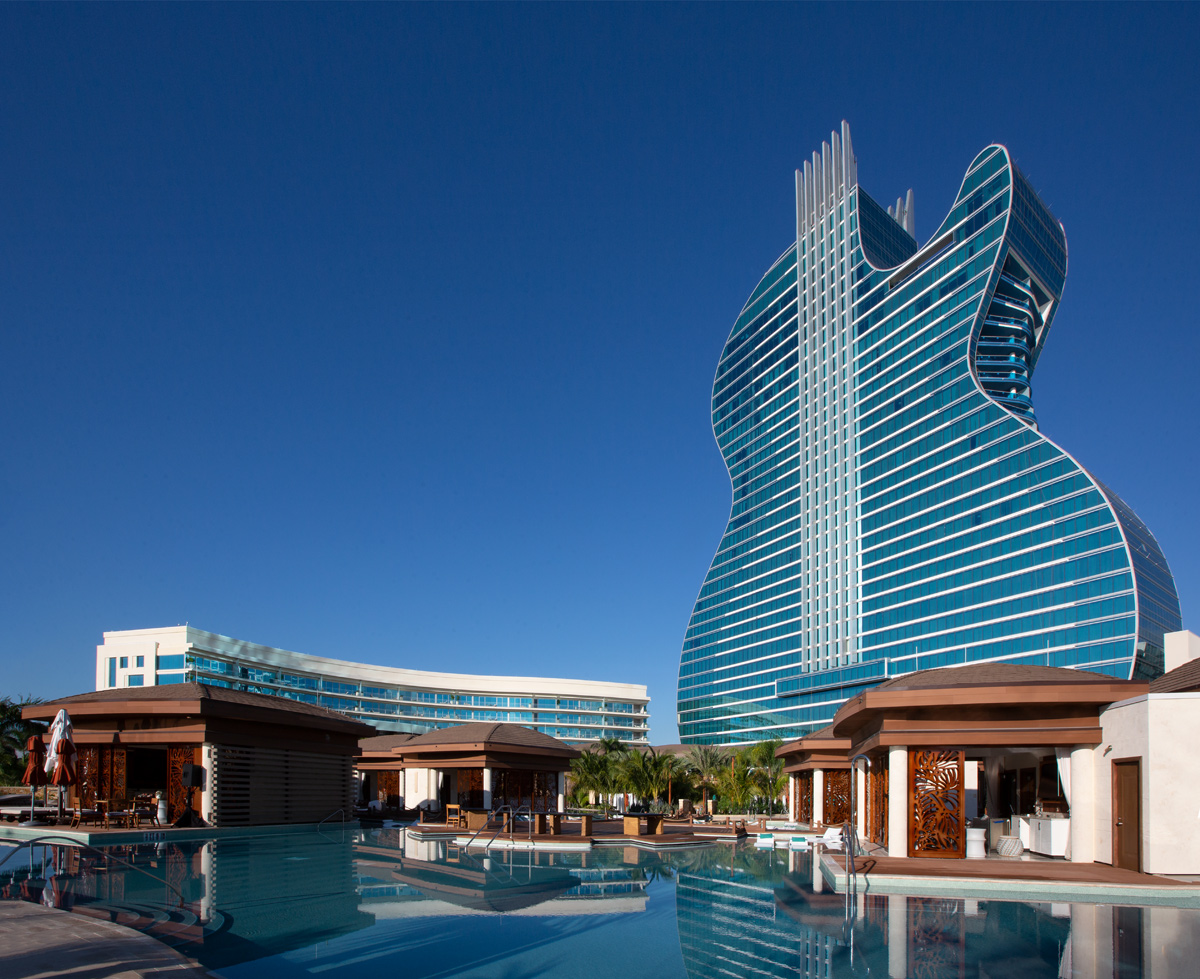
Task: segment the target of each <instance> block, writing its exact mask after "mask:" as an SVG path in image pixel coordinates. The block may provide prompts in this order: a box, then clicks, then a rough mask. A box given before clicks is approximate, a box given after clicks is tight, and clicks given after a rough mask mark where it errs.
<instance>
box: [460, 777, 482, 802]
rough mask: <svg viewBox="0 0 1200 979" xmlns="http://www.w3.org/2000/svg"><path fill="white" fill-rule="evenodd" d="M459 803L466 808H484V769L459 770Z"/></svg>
mask: <svg viewBox="0 0 1200 979" xmlns="http://www.w3.org/2000/svg"><path fill="white" fill-rule="evenodd" d="M458 804H459V805H460V806H463V807H464V808H466V809H482V808H483V769H482V768H460V769H459V770H458Z"/></svg>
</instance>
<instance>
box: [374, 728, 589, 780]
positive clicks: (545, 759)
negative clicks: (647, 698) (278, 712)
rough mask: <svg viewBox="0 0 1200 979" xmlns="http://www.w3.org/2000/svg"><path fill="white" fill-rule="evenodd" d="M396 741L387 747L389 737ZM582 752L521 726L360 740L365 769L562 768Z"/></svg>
mask: <svg viewBox="0 0 1200 979" xmlns="http://www.w3.org/2000/svg"><path fill="white" fill-rule="evenodd" d="M387 738H394V739H396V740H395V742H394V743H391V744H388V743H387V741H386V739H387ZM580 754H581V752H580V751H579V750H578V749H576V748H572V747H571V746H570V745H568V744H565V743H563V742H562V741H559V740H558V739H557V738H552V737H550V735H548V734H543V733H542V732H541V731H534V730H533V729H531V728H527V727H521V726H520V725H519V724H486V723H478V722H476V723H471V724H458V725H455V726H454V727H445V728H439V729H438V730H436V731H428V732H426V733H425V734H417V735H384V736H382V737H376V738H367V739H365V740H363V741H360V742H359V767H360V768H501V769H503V768H511V769H524V770H545V771H552V770H553V771H558V770H563V769H565V768H566V767H567V766H569V765H570V763H571V760H572V759H574V758H578V757H579V756H580Z"/></svg>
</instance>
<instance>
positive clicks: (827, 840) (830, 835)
mask: <svg viewBox="0 0 1200 979" xmlns="http://www.w3.org/2000/svg"><path fill="white" fill-rule="evenodd" d="M815 842H817V843H823V844H825V847H826V849H829V850H841V849H843V848H844V846H845V843H844V842H843V840H842V827H840V826H830V827H828V828H827V829H826V830H825V835H824V836H820V837H817V839H816V841H815Z"/></svg>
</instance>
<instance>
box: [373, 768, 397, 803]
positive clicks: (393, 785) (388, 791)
mask: <svg viewBox="0 0 1200 979" xmlns="http://www.w3.org/2000/svg"><path fill="white" fill-rule="evenodd" d="M376 775H377V777H378V783H379V788H378V790H377V793H376V794H377V795H378V800H377V801H379V802H382V803H383V804H384V805H385V806H388V807H389V808H395V807H396V806H399V805H400V773H399V772H394V771H393V772H377V773H376Z"/></svg>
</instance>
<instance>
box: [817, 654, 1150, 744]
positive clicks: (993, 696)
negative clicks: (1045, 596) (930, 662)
mask: <svg viewBox="0 0 1200 979" xmlns="http://www.w3.org/2000/svg"><path fill="white" fill-rule="evenodd" d="M1148 690H1149V684H1147V683H1144V682H1140V681H1130V680H1116V679H1113V678H1112V677H1110V676H1105V675H1103V674H1100V673H1089V672H1086V671H1083V670H1069V669H1062V668H1059V667H1052V666H1025V665H1019V664H1011V663H976V664H971V665H969V666H959V667H941V668H938V669H933V670H921V671H919V672H917V673H909V674H906V675H904V676H898V677H892V678H891V679H889V680H885V681H884V682H883V683H881V684H879V685H878V686H876V687H873V688H872V689H870V690H867V691H865V692H863V693H861V694H859V695H858V696H857V697H854V698H853V699H852V700H848V701H847V702H846V703H844V704H843V705H842V706H841V708H840V709H839V710H838V712H837V714H835V715H834V718H833V724H832V730H833V733H834V734H835V735H837V736H839V737H844V738H848V739H849V740H850V742H851V747H850V753H851V754H857V753H858V752H861V751H870V750H873V749H875V748H882V747H888V746H891V745H909V746H916V747H949V746H958V747H1021V746H1040V747H1066V746H1070V745H1077V744H1098V743H1099V742H1100V722H1099V715H1100V711H1101V710H1103V709H1104V708H1105V707H1107V706H1108V705H1109V704H1111V703H1114V702H1115V701H1118V700H1126V699H1128V698H1130V697H1137V696H1140V695H1142V694H1145V693H1146V692H1148Z"/></svg>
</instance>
